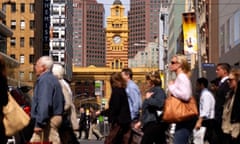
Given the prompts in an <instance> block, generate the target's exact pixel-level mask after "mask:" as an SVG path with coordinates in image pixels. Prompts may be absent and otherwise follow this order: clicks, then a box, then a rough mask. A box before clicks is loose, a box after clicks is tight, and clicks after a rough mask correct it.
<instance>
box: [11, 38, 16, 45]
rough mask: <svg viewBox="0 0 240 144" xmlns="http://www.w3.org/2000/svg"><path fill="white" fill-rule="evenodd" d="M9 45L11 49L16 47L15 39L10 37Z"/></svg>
mask: <svg viewBox="0 0 240 144" xmlns="http://www.w3.org/2000/svg"><path fill="white" fill-rule="evenodd" d="M10 45H11V46H12V47H15V46H16V38H15V37H12V38H11V40H10Z"/></svg>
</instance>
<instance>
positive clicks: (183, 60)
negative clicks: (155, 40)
mask: <svg viewBox="0 0 240 144" xmlns="http://www.w3.org/2000/svg"><path fill="white" fill-rule="evenodd" d="M170 71H172V72H175V73H176V75H177V77H176V79H175V80H174V81H170V82H169V84H168V92H169V95H172V96H174V97H176V98H178V99H180V100H183V101H189V100H190V98H191V97H192V86H191V81H190V79H189V76H190V65H189V64H188V61H187V57H186V56H185V55H180V54H177V55H175V56H173V57H172V59H171V64H170ZM194 125H195V118H194V119H190V120H186V121H183V122H179V123H177V124H176V129H175V134H174V142H173V143H174V144H186V143H188V140H189V136H190V135H191V133H192V130H193V128H194Z"/></svg>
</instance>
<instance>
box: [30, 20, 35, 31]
mask: <svg viewBox="0 0 240 144" xmlns="http://www.w3.org/2000/svg"><path fill="white" fill-rule="evenodd" d="M29 28H30V29H34V28H35V21H34V20H30V25H29Z"/></svg>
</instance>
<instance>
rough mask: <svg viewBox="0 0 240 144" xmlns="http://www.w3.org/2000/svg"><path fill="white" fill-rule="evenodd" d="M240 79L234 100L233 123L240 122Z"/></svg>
mask: <svg viewBox="0 0 240 144" xmlns="http://www.w3.org/2000/svg"><path fill="white" fill-rule="evenodd" d="M239 113H240V81H238V85H237V91H236V93H235V98H234V101H233V108H232V114H231V123H236V122H240V114H239Z"/></svg>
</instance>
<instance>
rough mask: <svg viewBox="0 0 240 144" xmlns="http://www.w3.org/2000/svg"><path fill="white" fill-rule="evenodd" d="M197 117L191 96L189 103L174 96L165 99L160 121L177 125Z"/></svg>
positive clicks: (195, 105)
mask: <svg viewBox="0 0 240 144" xmlns="http://www.w3.org/2000/svg"><path fill="white" fill-rule="evenodd" d="M196 116H198V109H197V103H196V100H195V99H194V97H193V96H192V97H191V98H190V99H189V101H183V100H180V99H178V98H176V97H174V96H169V97H167V99H166V101H165V104H164V109H163V117H162V120H163V121H165V122H169V123H177V122H182V121H186V120H189V119H191V118H194V117H196Z"/></svg>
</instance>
